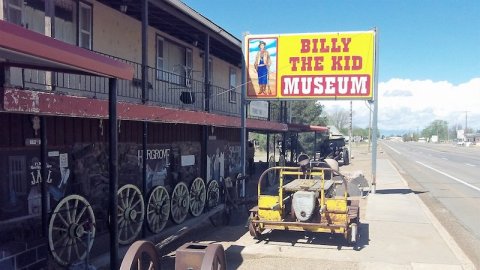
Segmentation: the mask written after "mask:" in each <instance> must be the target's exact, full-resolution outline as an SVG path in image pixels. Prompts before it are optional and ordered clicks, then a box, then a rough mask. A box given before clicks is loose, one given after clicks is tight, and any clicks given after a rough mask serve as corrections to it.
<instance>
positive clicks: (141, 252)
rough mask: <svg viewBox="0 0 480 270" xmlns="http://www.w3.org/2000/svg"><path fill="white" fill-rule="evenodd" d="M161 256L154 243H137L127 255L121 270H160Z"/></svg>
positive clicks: (130, 248)
mask: <svg viewBox="0 0 480 270" xmlns="http://www.w3.org/2000/svg"><path fill="white" fill-rule="evenodd" d="M159 258H160V256H159V255H158V253H157V249H156V248H155V246H154V245H153V243H152V242H149V241H136V242H135V243H133V244H132V245H131V246H130V247H129V248H128V251H127V254H125V257H124V258H123V260H122V265H120V270H144V269H148V270H153V269H160V259H159Z"/></svg>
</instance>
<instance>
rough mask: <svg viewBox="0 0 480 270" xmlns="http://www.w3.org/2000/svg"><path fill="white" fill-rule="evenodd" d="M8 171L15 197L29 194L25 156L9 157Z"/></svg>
mask: <svg viewBox="0 0 480 270" xmlns="http://www.w3.org/2000/svg"><path fill="white" fill-rule="evenodd" d="M8 171H9V180H10V190H11V191H14V192H15V195H17V196H18V195H26V194H27V179H26V177H25V175H26V164H25V156H11V157H8Z"/></svg>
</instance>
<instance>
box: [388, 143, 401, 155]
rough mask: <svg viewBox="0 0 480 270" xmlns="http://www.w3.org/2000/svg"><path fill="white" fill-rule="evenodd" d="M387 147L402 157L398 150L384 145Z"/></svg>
mask: <svg viewBox="0 0 480 270" xmlns="http://www.w3.org/2000/svg"><path fill="white" fill-rule="evenodd" d="M384 145H385V146H386V147H388V148H390V149H392V150H393V151H394V152H395V153H397V154H399V155H401V154H402V153H400V152H399V151H398V150H397V149H394V148H393V147H391V146H390V145H387V144H384Z"/></svg>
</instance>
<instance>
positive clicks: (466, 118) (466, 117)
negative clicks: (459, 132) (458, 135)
mask: <svg viewBox="0 0 480 270" xmlns="http://www.w3.org/2000/svg"><path fill="white" fill-rule="evenodd" d="M464 112H465V135H467V127H468V125H467V124H468V113H469V112H470V111H464Z"/></svg>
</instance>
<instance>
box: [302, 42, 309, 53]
mask: <svg viewBox="0 0 480 270" xmlns="http://www.w3.org/2000/svg"><path fill="white" fill-rule="evenodd" d="M300 42H301V43H302V49H301V50H300V52H301V53H308V52H309V51H310V40H309V39H301V40H300Z"/></svg>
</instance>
